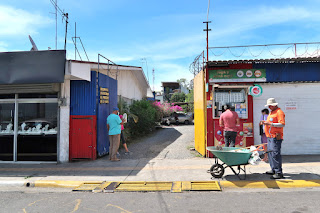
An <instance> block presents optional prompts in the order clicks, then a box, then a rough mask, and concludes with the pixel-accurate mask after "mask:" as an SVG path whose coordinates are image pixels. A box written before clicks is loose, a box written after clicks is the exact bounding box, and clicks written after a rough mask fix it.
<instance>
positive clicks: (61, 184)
mask: <svg viewBox="0 0 320 213" xmlns="http://www.w3.org/2000/svg"><path fill="white" fill-rule="evenodd" d="M83 183H93V184H94V183H97V184H98V183H102V181H72V180H70V181H68V180H67V181H64V180H37V181H35V182H34V187H47V188H75V187H78V186H80V185H81V184H83Z"/></svg>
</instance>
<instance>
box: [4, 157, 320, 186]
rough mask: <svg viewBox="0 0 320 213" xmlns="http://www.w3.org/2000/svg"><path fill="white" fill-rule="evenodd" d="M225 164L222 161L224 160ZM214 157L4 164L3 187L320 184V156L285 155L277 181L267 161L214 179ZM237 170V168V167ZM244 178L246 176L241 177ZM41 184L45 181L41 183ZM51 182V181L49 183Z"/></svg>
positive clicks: (228, 171) (103, 159) (105, 159)
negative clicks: (126, 183)
mask: <svg viewBox="0 0 320 213" xmlns="http://www.w3.org/2000/svg"><path fill="white" fill-rule="evenodd" d="M220 163H221V162H220ZM213 164H214V159H210V158H193V159H163V158H153V159H139V160H134V159H123V160H121V161H119V162H110V161H109V160H107V158H106V157H105V158H101V159H98V160H96V161H82V162H73V163H66V164H0V187H1V186H23V185H31V186H33V185H35V186H44V187H45V186H47V187H74V186H77V185H79V184H81V183H83V182H102V181H115V182H123V181H211V180H216V181H219V182H220V185H221V186H222V187H238V188H263V187H267V188H270V186H272V187H274V185H276V186H278V187H280V186H281V184H284V183H285V184H284V186H283V187H318V186H319V187H320V155H308V156H284V157H283V170H284V175H285V178H284V179H281V180H278V181H274V180H270V176H268V175H265V174H264V173H265V171H267V170H270V167H269V165H268V164H266V163H265V162H261V163H260V164H259V165H257V166H252V165H247V166H246V172H247V176H246V180H244V181H240V180H239V179H238V177H237V176H236V175H234V173H233V172H232V171H231V169H230V168H226V169H225V174H224V176H223V177H222V178H221V179H211V177H212V176H211V174H210V173H207V170H208V169H209V168H210V167H211V166H212V165H213ZM234 169H236V170H237V167H234ZM241 177H242V178H244V176H243V175H242V176H241ZM40 183H41V184H40ZM46 183H47V184H46Z"/></svg>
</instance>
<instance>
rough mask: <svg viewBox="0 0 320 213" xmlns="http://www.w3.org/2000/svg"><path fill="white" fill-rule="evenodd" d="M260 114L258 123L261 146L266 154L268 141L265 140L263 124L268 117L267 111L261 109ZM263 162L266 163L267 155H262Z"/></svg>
mask: <svg viewBox="0 0 320 213" xmlns="http://www.w3.org/2000/svg"><path fill="white" fill-rule="evenodd" d="M261 113H262V115H261V117H260V123H259V127H260V136H261V143H262V144H263V150H264V151H265V152H267V151H268V148H267V143H268V140H267V136H266V133H265V132H264V125H263V122H264V121H266V120H267V118H268V115H269V110H268V109H263V110H262V111H261ZM263 161H265V162H267V161H268V155H267V154H265V155H264V158H263Z"/></svg>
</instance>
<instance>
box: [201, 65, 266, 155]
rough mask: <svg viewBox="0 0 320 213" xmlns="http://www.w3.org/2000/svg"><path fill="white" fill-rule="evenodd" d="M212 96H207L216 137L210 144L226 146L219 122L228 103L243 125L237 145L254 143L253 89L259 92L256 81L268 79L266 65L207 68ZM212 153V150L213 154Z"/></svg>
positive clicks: (212, 132) (242, 145) (213, 135)
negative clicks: (259, 67)
mask: <svg viewBox="0 0 320 213" xmlns="http://www.w3.org/2000/svg"><path fill="white" fill-rule="evenodd" d="M208 78H209V79H208V86H207V87H208V89H209V94H210V97H209V100H207V112H208V115H209V114H211V115H210V117H209V116H208V118H207V120H208V127H209V128H210V129H213V131H209V132H208V136H210V138H213V140H211V141H208V142H211V143H210V144H209V143H208V146H209V145H212V146H224V144H225V142H224V137H223V129H222V128H221V127H220V126H219V118H220V115H221V114H222V113H223V112H224V106H225V105H226V104H228V105H230V106H231V107H232V108H234V110H235V112H237V113H238V116H239V118H240V127H239V129H238V135H237V138H236V146H237V147H247V146H250V145H253V144H254V140H253V99H252V95H254V94H252V92H253V91H255V94H256V95H258V93H259V91H261V90H259V89H260V87H259V86H255V85H254V83H255V82H265V81H266V73H265V70H264V69H241V68H238V69H221V68H213V69H209V70H208ZM210 155H211V154H210Z"/></svg>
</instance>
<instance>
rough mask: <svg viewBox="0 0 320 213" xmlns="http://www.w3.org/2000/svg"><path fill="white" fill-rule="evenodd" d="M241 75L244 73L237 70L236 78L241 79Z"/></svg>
mask: <svg viewBox="0 0 320 213" xmlns="http://www.w3.org/2000/svg"><path fill="white" fill-rule="evenodd" d="M243 75H244V73H243V71H242V70H239V71H238V72H237V76H238V77H239V78H242V76H243Z"/></svg>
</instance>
